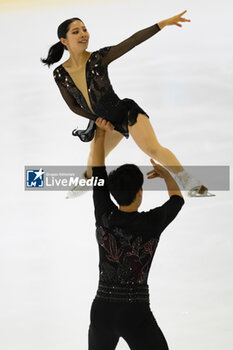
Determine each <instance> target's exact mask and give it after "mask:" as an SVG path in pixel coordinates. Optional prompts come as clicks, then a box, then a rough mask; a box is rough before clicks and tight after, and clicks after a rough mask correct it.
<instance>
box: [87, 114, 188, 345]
mask: <svg viewBox="0 0 233 350" xmlns="http://www.w3.org/2000/svg"><path fill="white" fill-rule="evenodd" d="M106 123H107V122H106V121H105V120H104V119H102V118H99V120H98V126H99V127H97V129H96V134H95V140H94V155H93V176H97V177H98V178H101V179H104V186H103V187H101V186H99V187H98V186H93V200H94V207H95V219H96V237H97V242H98V246H99V256H100V261H99V286H98V290H97V294H96V297H95V299H94V301H93V303H92V307H91V323H90V327H89V350H113V349H115V348H116V346H117V343H118V340H119V338H120V337H123V338H124V340H125V341H126V342H127V344H128V345H129V347H130V349H131V350H155V349H158V350H168V345H167V342H166V340H165V337H164V335H163V333H162V331H161V330H160V328H159V326H158V324H157V322H156V320H155V318H154V316H153V314H152V312H151V310H150V304H149V290H148V284H147V279H148V273H149V269H150V266H151V263H152V259H153V256H154V253H155V250H156V247H157V244H158V242H159V237H160V235H161V233H162V231H163V230H164V229H165V228H166V227H167V226H168V225H169V223H170V222H171V221H172V220H173V219H174V218H175V217H176V215H177V214H178V212H179V211H180V209H181V207H182V206H183V204H184V199H183V197H182V194H181V192H180V189H179V187H178V185H177V184H176V182H175V180H174V179H173V177H172V176H171V175H170V173H169V172H168V171H167V170H166V169H164V168H163V167H162V166H160V165H158V164H156V163H155V162H154V161H153V160H151V162H152V164H153V167H154V169H153V170H152V171H150V172H149V173H147V175H148V178H154V177H161V178H163V179H164V181H165V183H166V186H167V190H168V194H169V197H170V199H169V200H168V201H167V202H166V203H164V204H163V205H162V206H160V207H156V208H153V209H151V210H149V211H146V212H144V211H143V212H138V208H139V206H140V204H141V201H142V193H143V191H142V184H143V174H142V172H141V171H140V169H139V168H138V167H137V166H136V165H133V164H125V165H122V166H120V167H119V168H117V169H116V170H114V171H113V172H111V173H110V174H109V176H107V172H106V168H105V164H104V139H105V130H103V129H101V127H103V126H104V125H105V124H106ZM110 193H111V194H112V195H113V197H114V198H115V200H116V201H117V203H118V204H119V208H118V207H117V206H116V205H115V204H114V203H113V202H112V200H111V198H110Z"/></svg>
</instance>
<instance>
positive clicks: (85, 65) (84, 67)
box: [61, 52, 94, 75]
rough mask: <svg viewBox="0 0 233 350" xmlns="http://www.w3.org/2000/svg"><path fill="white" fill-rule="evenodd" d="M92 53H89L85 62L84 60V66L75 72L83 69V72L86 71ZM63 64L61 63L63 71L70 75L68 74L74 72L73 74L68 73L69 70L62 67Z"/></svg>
mask: <svg viewBox="0 0 233 350" xmlns="http://www.w3.org/2000/svg"><path fill="white" fill-rule="evenodd" d="M93 53H94V52H91V53H90V55H89V56H88V58H87V60H86V62H85V64H84V65H83V68H80V69H78V70H77V71H82V70H83V69H84V71H86V67H87V62H89V61H90V58H91V56H92V54H93ZM63 64H64V63H62V64H61V66H62V68H64V69H65V71H66V72H67V73H68V74H69V75H70V74H73V73H74V72H75V70H74V71H73V72H69V70H67V68H66V67H64V65H63Z"/></svg>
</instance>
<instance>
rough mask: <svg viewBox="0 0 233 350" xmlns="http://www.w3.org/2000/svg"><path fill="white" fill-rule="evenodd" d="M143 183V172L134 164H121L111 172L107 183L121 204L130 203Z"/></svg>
mask: <svg viewBox="0 0 233 350" xmlns="http://www.w3.org/2000/svg"><path fill="white" fill-rule="evenodd" d="M142 184H143V174H142V172H141V170H140V169H139V168H138V167H137V166H136V165H134V164H124V165H121V166H120V167H119V168H117V169H116V170H113V171H111V172H110V174H109V176H108V179H107V185H108V189H109V191H110V193H111V194H112V195H113V197H114V198H115V200H116V201H117V203H118V204H119V205H130V204H131V203H132V202H133V201H134V199H135V198H136V194H137V192H138V190H139V189H140V188H142Z"/></svg>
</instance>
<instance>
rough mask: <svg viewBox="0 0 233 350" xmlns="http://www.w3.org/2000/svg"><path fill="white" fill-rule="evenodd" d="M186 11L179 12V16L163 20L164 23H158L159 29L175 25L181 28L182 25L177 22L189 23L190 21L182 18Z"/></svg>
mask: <svg viewBox="0 0 233 350" xmlns="http://www.w3.org/2000/svg"><path fill="white" fill-rule="evenodd" d="M185 12H187V10H185V11H183V12H181V13H180V14H179V15H177V16H174V17H170V18H168V19H165V20H164V21H161V22H158V25H159V27H160V28H161V29H162V28H163V27H165V26H171V25H176V26H178V27H182V25H181V24H180V23H179V22H191V20H190V19H186V18H183V17H182V16H183V14H185Z"/></svg>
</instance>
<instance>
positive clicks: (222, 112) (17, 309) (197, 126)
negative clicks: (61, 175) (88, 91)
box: [0, 0, 233, 350]
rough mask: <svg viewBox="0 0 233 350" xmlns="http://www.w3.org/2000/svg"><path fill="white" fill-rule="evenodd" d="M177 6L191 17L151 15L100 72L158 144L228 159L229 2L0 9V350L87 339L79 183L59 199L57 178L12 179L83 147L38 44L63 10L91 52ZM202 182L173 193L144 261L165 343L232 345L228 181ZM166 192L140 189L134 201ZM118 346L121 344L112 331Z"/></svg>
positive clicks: (150, 201) (90, 225)
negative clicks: (79, 25) (138, 38)
mask: <svg viewBox="0 0 233 350" xmlns="http://www.w3.org/2000/svg"><path fill="white" fill-rule="evenodd" d="M185 9H187V10H188V12H187V15H186V18H190V19H191V23H185V24H183V27H182V28H178V27H174V26H172V27H166V28H164V29H163V30H161V32H159V33H158V34H157V35H155V36H154V37H152V38H151V39H149V40H148V41H146V42H144V43H143V44H141V45H140V46H138V47H136V48H134V49H133V50H132V51H130V52H129V53H127V54H126V55H125V56H123V57H121V58H120V59H118V60H117V61H115V62H114V63H112V64H111V66H110V67H109V74H110V78H111V82H112V84H113V87H114V90H115V92H116V93H117V94H118V96H119V97H120V98H124V97H128V98H133V99H134V100H135V101H136V102H137V103H138V104H139V105H140V106H141V107H142V108H143V109H144V110H145V111H146V112H147V113H148V114H149V115H150V120H151V123H152V125H153V127H154V130H155V132H156V135H157V137H158V139H159V141H160V143H161V144H162V145H163V146H165V147H167V148H169V149H171V150H172V151H173V152H174V153H175V154H176V156H177V157H178V159H179V160H180V161H181V163H182V164H183V165H184V166H185V165H228V166H232V159H233V157H232V155H233V140H232V129H233V121H232V117H233V94H232V88H233V64H232V62H233V46H232V45H233V37H232V10H233V5H232V3H231V2H230V1H228V2H227V1H221V2H218V3H213V2H211V1H210V0H208V1H206V2H203V1H194V0H191V1H189V2H188V7H187V2H185V1H177V2H172V1H171V0H170V1H161V0H159V1H157V2H154V1H150V0H147V1H144V2H141V1H138V0H135V1H116V2H112V1H105V2H104V1H102V2H97V1H96V2H92V3H90V4H86V2H85V3H84V2H77V3H73V4H72V5H66V6H65V5H64V6H62V5H59V6H57V7H55V6H51V7H42V8H39V7H34V8H33V7H32V8H29V9H24V10H17V11H6V10H5V11H3V12H2V13H1V14H0V27H1V34H2V35H1V48H2V50H1V51H2V52H1V97H0V98H1V165H2V171H1V178H2V186H3V187H2V192H1V233H0V349H1V350H21V349H22V350H55V349H56V350H76V349H78V350H83V349H87V332H88V325H89V310H90V306H91V302H92V300H93V298H94V296H95V292H96V288H97V281H98V251H97V244H96V240H95V223H94V213H93V203H92V193H91V192H89V193H87V194H85V195H84V196H82V197H80V198H79V199H75V200H65V199H64V197H65V192H61V191H60V192H26V191H24V181H25V179H24V166H25V165H42V166H43V165H84V164H85V163H86V160H87V156H88V151H89V144H88V143H87V144H85V143H82V142H81V141H79V140H77V138H74V137H73V136H71V130H73V129H74V128H75V127H76V126H77V125H78V126H79V127H83V126H85V125H86V124H87V122H86V121H85V119H82V118H81V117H78V116H77V115H75V114H73V113H72V112H71V111H70V110H69V108H68V107H67V105H66V104H65V102H64V101H63V99H62V97H61V95H60V92H59V90H58V88H57V86H56V84H55V82H54V80H53V75H52V71H53V69H54V68H55V67H56V65H59V64H60V63H61V62H62V61H61V62H59V63H57V64H55V65H54V66H52V67H51V69H48V68H47V67H45V66H43V65H42V64H41V62H40V60H39V59H40V57H45V56H46V55H47V52H48V49H49V47H50V46H51V45H52V44H54V43H56V42H57V41H58V39H57V37H56V30H57V27H58V25H59V24H60V23H61V22H62V21H63V20H65V19H67V18H70V17H74V16H77V17H80V18H81V19H82V20H83V21H84V23H85V24H86V26H87V28H88V30H89V32H90V35H91V38H90V43H89V48H88V49H89V51H94V50H96V49H98V48H101V47H104V46H108V45H114V44H117V43H118V42H120V41H121V40H123V39H125V38H127V37H128V36H130V35H131V34H133V33H134V32H136V31H138V30H140V29H143V28H145V27H147V26H149V25H152V24H153V23H156V22H159V21H160V20H162V19H165V18H168V17H171V16H173V15H176V14H178V13H180V12H182V11H183V10H185ZM67 58H68V56H64V59H63V61H64V60H66V59H67ZM53 67H54V68H53ZM126 150H127V151H126ZM126 162H132V163H135V164H138V165H149V158H148V156H146V155H145V154H143V153H142V151H141V150H140V149H139V148H138V147H137V146H136V144H135V143H134V142H133V140H132V138H129V139H128V140H126V139H124V140H122V141H121V143H120V144H119V146H118V147H117V148H116V149H115V150H114V151H113V152H112V153H111V154H110V156H109V157H108V158H107V161H106V163H107V165H111V164H113V165H116V164H123V163H126ZM231 179H232V176H231ZM155 181H156V180H155ZM215 193H216V197H214V198H193V199H190V198H187V197H185V200H186V203H185V206H184V207H183V209H182V211H181V212H180V213H179V215H178V217H177V218H176V219H175V220H174V221H173V222H172V223H171V225H170V226H169V227H168V228H167V229H166V230H165V232H164V233H163V234H162V236H161V239H160V243H159V246H158V249H157V252H156V254H155V258H154V261H153V265H152V268H151V272H150V277H149V284H150V294H151V308H152V311H153V313H154V315H155V317H156V319H157V321H158V324H159V325H160V327H161V329H162V331H163V332H164V335H165V337H166V339H167V341H168V344H169V347H170V349H171V350H187V349H188V350H219V349H224V350H232V349H233V336H232V334H233V332H232V324H233V306H232V305H233V303H232V301H233V290H232V287H233V283H232V264H233V254H232V251H233V249H232V248H233V247H232V246H233V244H232V243H233V237H232V231H233V230H232V224H233V222H232V221H233V220H232V213H233V206H232V203H233V199H232V191H221V192H215ZM167 199H168V194H167V193H165V192H157V191H151V192H145V193H144V199H143V204H142V206H141V207H140V210H149V209H150V208H152V207H155V206H159V205H161V204H162V203H164V202H165V201H166V200H167ZM117 349H119V350H126V349H128V346H127V344H126V343H125V342H124V340H122V339H121V340H120V342H119V344H118V347H117ZM143 350H144V349H143ZM145 350H146V349H145Z"/></svg>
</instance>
